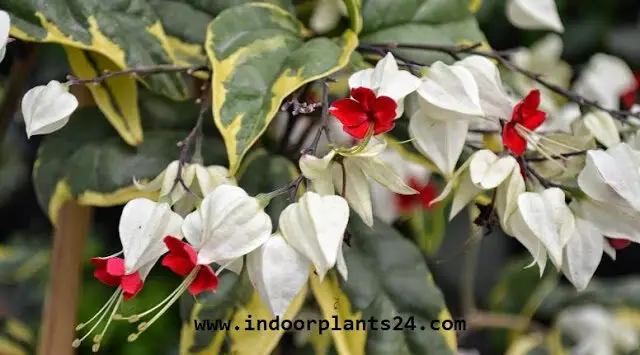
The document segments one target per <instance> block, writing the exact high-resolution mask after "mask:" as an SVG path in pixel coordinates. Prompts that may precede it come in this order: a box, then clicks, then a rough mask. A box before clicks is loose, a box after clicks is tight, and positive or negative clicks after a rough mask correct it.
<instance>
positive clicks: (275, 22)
mask: <svg viewBox="0 0 640 355" xmlns="http://www.w3.org/2000/svg"><path fill="white" fill-rule="evenodd" d="M239 19H242V20H241V21H239ZM239 34H240V35H239ZM309 36H310V32H309V31H308V30H307V29H305V28H304V26H303V25H302V23H300V21H298V20H297V19H296V18H295V17H294V16H293V15H291V14H290V13H288V12H286V11H284V10H283V9H281V8H279V7H277V6H274V5H271V4H267V3H253V4H246V5H242V6H236V7H233V8H230V9H227V10H225V11H223V12H222V13H220V15H218V17H216V18H215V19H214V20H213V21H212V22H211V24H210V25H209V27H208V30H207V44H206V50H207V55H208V57H209V60H210V61H211V63H212V67H213V73H214V74H213V77H212V84H211V88H212V95H213V100H212V104H213V118H214V121H215V123H216V126H217V127H218V129H219V130H220V132H221V133H222V136H223V137H224V141H225V144H226V147H227V152H228V154H229V166H230V170H231V172H232V173H235V172H236V171H237V169H238V167H239V164H240V161H241V159H242V158H243V157H244V155H245V154H246V153H247V151H248V150H249V148H250V147H251V146H252V145H253V144H254V143H255V142H256V141H257V140H258V138H259V137H260V136H261V135H262V134H263V133H264V131H265V130H266V128H267V125H268V124H269V123H270V122H271V120H272V119H273V117H274V116H275V115H276V113H277V112H278V111H279V109H280V105H281V103H282V101H283V100H284V99H285V97H286V96H288V95H290V94H291V93H293V92H294V91H295V90H296V89H298V88H300V87H301V86H302V85H304V84H306V83H309V82H311V81H313V80H317V79H320V78H322V77H325V76H327V75H330V74H332V73H334V72H336V71H338V70H340V69H341V68H343V67H344V66H346V65H347V64H348V62H349V58H350V55H351V53H352V51H353V50H354V49H355V47H356V46H357V42H358V39H357V36H356V34H355V33H354V32H353V31H351V30H346V31H345V32H344V34H343V35H342V36H341V37H340V38H339V39H336V40H331V39H329V38H326V37H316V38H312V39H308V37H309Z"/></svg>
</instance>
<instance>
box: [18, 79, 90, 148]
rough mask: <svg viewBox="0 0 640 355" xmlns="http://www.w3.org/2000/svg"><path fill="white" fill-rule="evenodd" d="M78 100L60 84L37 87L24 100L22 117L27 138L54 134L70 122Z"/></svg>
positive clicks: (52, 83) (52, 82)
mask: <svg viewBox="0 0 640 355" xmlns="http://www.w3.org/2000/svg"><path fill="white" fill-rule="evenodd" d="M77 107H78V100H77V99H76V97H75V96H73V95H72V94H70V93H69V92H68V91H67V88H66V87H65V86H64V85H62V84H60V83H59V82H57V81H55V80H52V81H50V82H49V83H48V84H47V85H41V86H36V87H34V88H32V89H31V90H29V91H27V93H26V94H25V95H24V97H23V98H22V116H23V117H24V124H25V126H26V131H27V137H29V138H31V136H34V135H39V134H49V133H53V132H55V131H57V130H59V129H61V128H62V127H64V126H65V125H66V124H67V122H69V116H70V115H71V114H72V113H73V111H75V109H76V108H77Z"/></svg>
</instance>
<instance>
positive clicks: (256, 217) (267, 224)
mask: <svg viewBox="0 0 640 355" xmlns="http://www.w3.org/2000/svg"><path fill="white" fill-rule="evenodd" d="M271 228H272V226H271V219H270V218H269V215H267V214H266V213H265V212H264V211H263V210H262V208H261V207H260V203H259V202H258V200H257V199H256V198H254V197H251V196H249V195H247V193H246V192H245V191H244V190H243V189H242V188H240V187H237V186H233V185H228V184H222V185H219V186H217V187H216V188H215V189H214V190H213V191H212V192H211V193H209V194H207V195H206V196H205V198H204V200H203V201H202V204H201V205H200V208H199V209H198V210H196V211H194V212H192V213H190V214H189V215H188V216H187V217H186V218H185V220H184V223H183V225H182V232H183V234H184V237H185V239H186V240H187V241H188V242H189V244H191V245H192V246H193V248H194V249H195V250H196V252H197V253H198V260H197V263H198V264H211V263H214V262H215V263H217V264H221V265H224V264H223V263H225V264H226V263H228V262H230V261H231V260H234V259H236V258H239V257H241V256H244V255H246V254H248V253H250V252H252V251H253V250H255V249H257V248H258V247H259V246H261V245H262V244H264V243H265V242H266V241H267V239H268V238H269V236H270V235H271Z"/></svg>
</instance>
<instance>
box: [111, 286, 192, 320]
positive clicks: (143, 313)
mask: <svg viewBox="0 0 640 355" xmlns="http://www.w3.org/2000/svg"><path fill="white" fill-rule="evenodd" d="M181 285H182V284H180V285H178V287H177V288H176V289H175V290H173V291H172V292H171V293H170V294H169V295H168V296H167V297H165V298H164V299H163V300H162V301H160V303H158V304H157V305H155V306H153V307H151V308H149V309H148V310H146V311H144V312H142V313H138V314H133V315H131V316H128V317H122V316H120V317H118V318H120V319H127V320H128V321H129V322H131V323H135V322H137V321H139V320H140V318H142V317H144V316H146V315H148V314H151V313H153V311H155V310H156V309H158V308H160V307H162V306H163V305H164V304H165V303H167V302H168V301H169V300H171V298H172V297H173V296H175V294H176V293H178V292H180V291H184V290H181V288H180V286H181Z"/></svg>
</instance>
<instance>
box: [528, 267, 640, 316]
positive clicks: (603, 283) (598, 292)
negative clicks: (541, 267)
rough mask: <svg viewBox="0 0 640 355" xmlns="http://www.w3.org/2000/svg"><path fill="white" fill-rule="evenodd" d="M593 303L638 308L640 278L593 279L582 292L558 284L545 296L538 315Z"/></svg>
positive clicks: (639, 306)
mask: <svg viewBox="0 0 640 355" xmlns="http://www.w3.org/2000/svg"><path fill="white" fill-rule="evenodd" d="M593 303H595V304H599V305H601V306H603V307H606V308H619V307H627V308H631V309H640V278H638V277H636V276H628V277H620V278H616V279H604V280H598V279H594V280H591V282H590V283H589V286H588V287H587V289H586V290H584V291H582V292H578V291H576V290H575V288H574V287H573V286H571V285H562V286H559V287H557V288H556V289H554V290H553V292H552V293H551V294H550V295H549V296H548V297H546V298H545V300H544V302H543V303H542V304H541V305H540V308H539V310H538V313H539V315H540V316H543V317H550V318H551V317H553V316H554V315H556V314H558V312H561V311H562V310H563V309H565V308H568V307H571V306H578V305H584V304H593Z"/></svg>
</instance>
